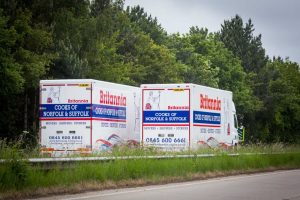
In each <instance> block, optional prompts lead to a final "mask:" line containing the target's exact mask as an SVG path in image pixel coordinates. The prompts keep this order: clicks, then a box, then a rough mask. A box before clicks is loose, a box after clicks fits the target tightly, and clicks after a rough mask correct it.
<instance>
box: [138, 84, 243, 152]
mask: <svg viewBox="0 0 300 200" xmlns="http://www.w3.org/2000/svg"><path fill="white" fill-rule="evenodd" d="M141 89H142V91H141V92H142V106H141V107H142V109H141V111H142V113H141V114H142V120H141V143H142V144H143V145H144V146H153V147H157V148H161V149H163V150H172V151H180V150H188V149H197V148H200V147H208V146H209V147H220V146H221V147H222V146H224V147H230V146H234V145H237V143H238V133H237V126H238V125H237V118H236V110H235V105H234V103H233V101H232V92H230V91H226V90H220V89H215V88H211V87H205V86H201V85H195V84H144V85H141Z"/></svg>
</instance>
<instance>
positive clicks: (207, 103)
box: [200, 94, 221, 110]
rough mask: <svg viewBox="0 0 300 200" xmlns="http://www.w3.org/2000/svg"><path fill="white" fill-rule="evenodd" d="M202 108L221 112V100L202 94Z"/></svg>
mask: <svg viewBox="0 0 300 200" xmlns="http://www.w3.org/2000/svg"><path fill="white" fill-rule="evenodd" d="M200 108H201V109H207V110H221V100H219V98H218V97H217V98H216V99H215V98H209V97H208V95H203V94H200Z"/></svg>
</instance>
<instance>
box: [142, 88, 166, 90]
mask: <svg viewBox="0 0 300 200" xmlns="http://www.w3.org/2000/svg"><path fill="white" fill-rule="evenodd" d="M142 90H165V89H159V88H152V89H151V88H144V89H142Z"/></svg>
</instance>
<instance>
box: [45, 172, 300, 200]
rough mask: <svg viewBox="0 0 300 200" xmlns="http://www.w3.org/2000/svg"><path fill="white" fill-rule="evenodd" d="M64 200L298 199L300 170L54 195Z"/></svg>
mask: <svg viewBox="0 0 300 200" xmlns="http://www.w3.org/2000/svg"><path fill="white" fill-rule="evenodd" d="M42 199H43V200H48V199H63V200H83V199H88V200H96V199H97V200H98V199H101V200H121V199H122V200H135V199H137V200H179V199H180V200H181V199H183V200H188V199H195V200H200V199H205V200H215V199H222V200H227V199H228V200H229V199H230V200H232V199H239V200H240V199H251V200H252V199H259V200H261V199H263V200H267V199H272V200H276V199H278V200H300V170H290V171H278V172H269V173H261V174H253V175H240V176H231V177H225V178H215V179H210V180H203V181H192V182H184V183H174V184H167V185H156V186H147V187H138V188H130V189H119V190H106V191H99V192H87V193H81V194H76V195H64V196H53V197H48V198H42Z"/></svg>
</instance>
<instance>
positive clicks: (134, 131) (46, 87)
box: [40, 79, 140, 155]
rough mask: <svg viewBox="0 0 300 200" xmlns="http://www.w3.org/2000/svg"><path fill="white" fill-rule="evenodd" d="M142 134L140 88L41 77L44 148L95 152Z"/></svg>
mask: <svg viewBox="0 0 300 200" xmlns="http://www.w3.org/2000/svg"><path fill="white" fill-rule="evenodd" d="M139 138H140V88H138V87H132V86H127V85H121V84H115V83H109V82H104V81H97V80H92V79H69V80H41V81H40V144H41V149H42V152H44V153H51V154H52V155H60V154H66V153H67V154H71V153H92V152H98V151H102V150H109V149H111V148H112V147H113V146H116V145H121V144H124V143H126V144H130V145H135V144H137V143H138V142H139V140H140V139H139Z"/></svg>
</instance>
